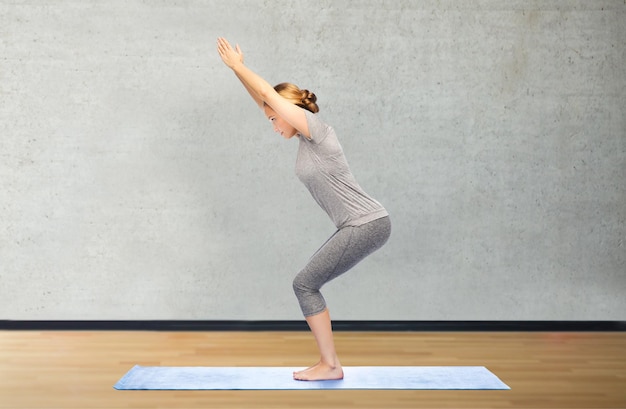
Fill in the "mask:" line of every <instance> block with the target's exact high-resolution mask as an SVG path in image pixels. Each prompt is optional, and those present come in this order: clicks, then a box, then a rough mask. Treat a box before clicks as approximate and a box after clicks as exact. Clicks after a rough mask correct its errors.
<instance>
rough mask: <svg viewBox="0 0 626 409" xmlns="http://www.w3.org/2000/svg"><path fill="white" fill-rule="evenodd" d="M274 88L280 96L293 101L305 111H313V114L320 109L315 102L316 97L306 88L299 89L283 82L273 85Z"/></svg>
mask: <svg viewBox="0 0 626 409" xmlns="http://www.w3.org/2000/svg"><path fill="white" fill-rule="evenodd" d="M274 90H275V91H276V92H278V94H279V95H280V96H281V97H283V98H285V99H286V100H288V101H290V102H292V103H294V104H295V105H297V106H299V107H300V108H304V109H306V110H307V111H310V112H313V113H314V114H315V113H317V112H319V110H320V108H319V107H318V106H317V104H316V103H315V102H316V101H317V97H316V96H315V94H314V93H312V92H311V91H309V90H308V89H300V88H298V86H297V85H295V84H291V83H289V82H283V83H280V84H278V85H276V86H275V87H274Z"/></svg>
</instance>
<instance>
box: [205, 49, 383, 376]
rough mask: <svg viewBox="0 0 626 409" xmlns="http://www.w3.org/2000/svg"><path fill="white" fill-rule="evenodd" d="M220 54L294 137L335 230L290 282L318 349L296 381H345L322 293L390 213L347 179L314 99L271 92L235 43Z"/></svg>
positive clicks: (373, 239)
mask: <svg viewBox="0 0 626 409" xmlns="http://www.w3.org/2000/svg"><path fill="white" fill-rule="evenodd" d="M217 49H218V52H219V55H220V57H221V58H222V61H223V62H224V63H225V64H226V65H227V66H228V67H229V68H230V69H232V70H233V72H234V73H235V75H236V76H237V78H239V80H240V81H241V83H242V84H243V86H244V87H245V88H246V90H247V91H248V93H249V94H250V96H251V97H252V98H253V99H254V101H255V102H256V103H257V104H258V105H259V107H260V108H261V109H262V110H263V111H264V112H265V115H266V116H267V118H268V119H269V120H270V122H271V123H272V125H273V127H274V130H275V131H276V132H278V133H280V134H281V135H282V136H283V137H284V138H286V139H290V138H293V137H294V136H295V137H297V138H298V139H299V149H298V157H297V160H296V175H297V176H298V178H300V180H301V181H302V182H303V183H304V184H305V186H306V187H307V188H308V189H309V191H310V193H311V195H312V196H313V198H314V199H315V200H316V202H317V203H318V204H319V205H320V206H321V207H322V209H323V210H324V211H326V213H327V214H328V216H329V217H330V218H331V220H332V221H333V223H335V225H336V227H337V231H336V232H335V233H334V234H333V235H332V236H331V237H330V238H329V239H328V241H326V243H325V244H324V245H323V246H322V247H321V248H320V249H319V250H318V251H317V252H316V253H315V254H314V255H313V256H312V257H311V259H310V260H309V262H308V264H307V265H306V266H305V267H304V269H303V270H302V271H300V273H298V275H297V276H296V278H295V279H294V281H293V288H294V292H295V293H296V297H297V298H298V302H299V303H300V308H301V310H302V313H303V314H304V316H305V319H306V321H307V323H308V325H309V328H310V329H311V332H312V333H313V336H314V337H315V341H316V342H317V346H318V349H319V352H320V361H319V362H318V363H317V364H315V365H313V366H312V367H310V368H308V369H305V370H302V371H298V372H294V374H293V377H294V379H297V380H303V381H306V380H331V379H343V370H342V368H341V363H340V362H339V358H338V357H337V353H336V351H335V343H334V340H333V333H332V326H331V320H330V314H329V312H328V309H327V308H326V303H325V301H324V298H323V297H322V295H321V294H320V291H319V290H320V288H321V287H322V286H323V285H324V284H325V283H327V282H328V281H330V280H332V279H334V278H336V277H338V276H339V275H341V274H343V273H345V272H346V271H348V270H349V269H350V268H352V267H353V266H354V265H356V264H357V263H358V262H359V261H361V260H362V259H363V258H365V257H366V256H367V255H369V254H371V253H372V252H373V251H375V250H377V249H379V248H380V247H381V246H382V245H383V244H385V242H386V241H387V239H388V238H389V235H390V233H391V223H390V221H389V215H388V213H387V211H386V210H385V208H384V207H383V206H381V204H380V203H378V202H377V201H376V200H374V199H372V198H371V197H370V196H369V195H367V194H366V193H365V192H364V191H363V189H362V188H361V187H360V186H359V185H358V183H357V182H356V180H355V179H354V177H353V176H352V173H351V172H350V169H349V167H348V164H347V162H346V158H345V156H344V154H343V150H342V148H341V145H340V144H339V141H338V140H337V136H336V135H335V131H334V130H333V128H331V127H330V126H328V125H326V124H325V123H324V122H322V121H321V120H320V119H319V118H318V116H317V115H315V114H316V113H317V112H318V111H319V108H318V106H317V104H316V100H317V98H316V96H315V94H313V93H311V92H309V91H307V90H301V89H299V88H298V87H297V86H295V85H293V84H287V83H283V84H279V85H277V86H276V87H272V86H271V85H270V84H269V83H267V82H266V81H265V80H264V79H263V78H261V77H260V76H259V75H257V74H256V73H254V72H253V71H252V70H250V69H249V68H247V67H246V66H245V65H244V63H243V53H242V51H241V49H240V48H239V45H237V46H236V48H235V49H233V48H232V46H231V45H230V44H229V42H228V41H227V40H226V39H224V38H218V40H217Z"/></svg>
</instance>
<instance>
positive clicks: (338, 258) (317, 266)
mask: <svg viewBox="0 0 626 409" xmlns="http://www.w3.org/2000/svg"><path fill="white" fill-rule="evenodd" d="M390 234H391V221H390V220H389V216H386V217H383V218H380V219H377V220H373V221H371V222H369V223H366V224H364V225H361V226H347V227H343V228H341V229H339V230H337V231H336V232H335V234H333V235H332V236H331V237H330V238H329V239H328V240H327V241H326V243H324V245H323V246H322V247H320V249H319V250H317V252H315V254H313V256H312V257H311V259H310V260H309V262H308V264H307V265H306V266H305V267H304V269H302V271H300V272H299V273H298V275H296V278H295V279H294V280H293V290H294V292H295V293H296V297H298V302H299V303H300V308H301V309H302V313H303V314H304V316H305V317H308V316H311V315H316V314H319V313H321V312H322V311H324V309H326V301H324V297H322V294H321V293H320V288H322V286H323V285H324V284H326V283H327V282H329V281H330V280H332V279H334V278H337V277H339V276H340V275H341V274H343V273H345V272H346V271H348V270H350V269H351V268H352V267H354V266H355V265H356V264H357V263H358V262H359V261H361V260H363V259H364V258H365V257H367V256H368V255H369V254H371V253H373V252H374V251H376V250H378V249H379V248H381V247H382V246H383V244H385V243H386V242H387V239H389V236H390Z"/></svg>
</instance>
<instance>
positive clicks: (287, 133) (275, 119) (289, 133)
mask: <svg viewBox="0 0 626 409" xmlns="http://www.w3.org/2000/svg"><path fill="white" fill-rule="evenodd" d="M263 110H264V111H265V116H266V117H267V119H269V120H270V122H271V123H272V126H273V127H274V132H278V133H279V134H280V135H281V136H282V137H283V138H285V139H290V138H292V137H293V136H294V135H295V134H296V133H298V130H297V129H296V128H294V127H293V126H291V125H290V124H289V122H287V121H285V120H284V119H283V118H281V117H280V116H278V114H277V113H276V112H274V110H273V109H272V108H271V107H270V106H269V105H265V107H264V108H263Z"/></svg>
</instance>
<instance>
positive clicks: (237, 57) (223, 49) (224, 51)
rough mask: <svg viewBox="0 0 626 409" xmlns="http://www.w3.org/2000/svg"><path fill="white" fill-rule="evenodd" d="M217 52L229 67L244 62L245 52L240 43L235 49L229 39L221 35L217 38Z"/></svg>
mask: <svg viewBox="0 0 626 409" xmlns="http://www.w3.org/2000/svg"><path fill="white" fill-rule="evenodd" d="M217 52H218V53H219V54H220V57H221V58H222V61H224V64H226V65H227V66H228V68H233V67H234V66H235V65H237V64H243V52H242V51H241V48H239V44H237V46H236V48H235V49H233V47H231V45H230V43H229V42H228V40H226V39H225V38H223V37H219V38H218V39H217Z"/></svg>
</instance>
